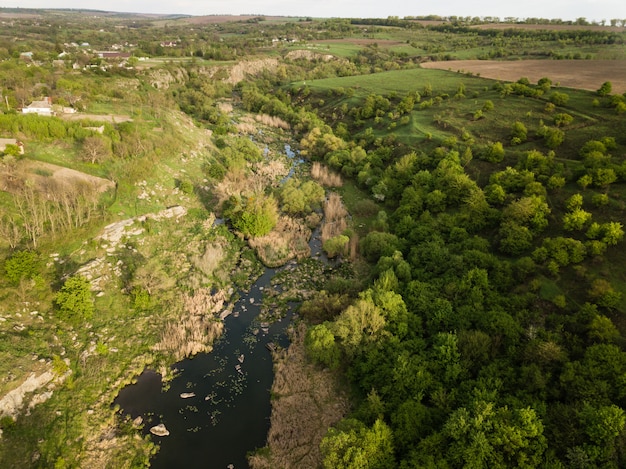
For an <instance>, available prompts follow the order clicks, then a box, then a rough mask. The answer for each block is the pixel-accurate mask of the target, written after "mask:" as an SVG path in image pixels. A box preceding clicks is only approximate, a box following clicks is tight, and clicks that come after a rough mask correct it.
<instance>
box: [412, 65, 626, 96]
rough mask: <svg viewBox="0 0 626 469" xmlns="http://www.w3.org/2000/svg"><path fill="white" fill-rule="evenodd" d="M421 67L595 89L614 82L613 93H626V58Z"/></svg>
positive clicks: (506, 79)
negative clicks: (546, 80)
mask: <svg viewBox="0 0 626 469" xmlns="http://www.w3.org/2000/svg"><path fill="white" fill-rule="evenodd" d="M421 66H422V67H423V68H436V69H440V70H452V71H454V72H458V71H461V72H471V73H473V74H474V75H480V76H481V77H484V78H492V79H494V80H502V81H517V80H519V79H520V78H521V77H526V78H528V79H529V80H530V82H531V83H537V81H538V80H539V79H540V78H542V77H548V78H549V79H550V80H552V83H554V84H556V83H559V85H560V86H564V87H567V88H578V89H583V90H592V91H595V90H597V89H598V88H600V86H601V85H602V83H604V82H605V81H610V82H611V84H612V85H613V93H624V92H626V61H623V60H517V61H509V62H507V61H498V60H452V61H447V62H426V63H423V64H422V65H421Z"/></svg>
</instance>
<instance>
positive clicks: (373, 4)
mask: <svg viewBox="0 0 626 469" xmlns="http://www.w3.org/2000/svg"><path fill="white" fill-rule="evenodd" d="M0 7H20V8H77V9H78V8H80V9H95V10H107V11H121V12H138V13H182V14H190V15H217V14H234V15H239V14H263V15H280V16H313V17H353V18H355V17H356V18H386V17H387V16H400V17H403V16H418V15H430V14H433V15H441V16H449V15H456V16H497V17H500V18H505V17H509V16H512V17H516V18H561V19H564V20H573V19H576V18H580V17H584V18H587V20H590V21H592V20H596V21H600V20H603V19H605V20H610V19H612V18H617V19H626V2H625V1H624V0H518V1H506V0H505V1H502V0H444V1H442V0H418V1H411V0H312V1H304V0H300V1H295V2H294V1H293V0H265V1H254V0H130V1H129V0H108V1H102V0H0Z"/></svg>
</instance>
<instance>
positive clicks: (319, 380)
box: [249, 324, 350, 469]
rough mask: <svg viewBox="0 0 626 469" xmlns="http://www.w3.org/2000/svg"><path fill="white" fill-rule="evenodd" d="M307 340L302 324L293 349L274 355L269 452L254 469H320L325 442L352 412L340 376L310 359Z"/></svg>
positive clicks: (254, 462) (254, 458)
mask: <svg viewBox="0 0 626 469" xmlns="http://www.w3.org/2000/svg"><path fill="white" fill-rule="evenodd" d="M305 335H306V326H305V325H304V324H300V325H299V326H298V327H297V329H296V330H295V331H294V333H293V336H292V339H291V345H290V346H289V348H288V349H287V350H283V351H281V352H279V353H276V354H275V355H274V361H275V365H274V370H275V373H274V374H275V377H274V383H273V385H272V394H273V395H274V396H276V398H275V399H274V400H273V401H272V415H271V419H270V420H271V426H270V431H269V434H268V437H267V446H268V447H269V449H270V451H269V455H267V456H261V455H254V456H252V457H250V459H249V462H250V466H251V467H252V469H270V468H282V469H300V468H314V467H320V465H321V462H322V457H321V454H320V451H319V445H320V442H321V440H322V438H323V437H324V436H325V435H326V431H327V430H328V428H329V427H331V426H333V425H335V424H336V423H337V422H338V421H339V420H341V419H342V418H343V417H344V416H345V415H346V414H347V413H348V411H349V408H350V404H349V400H348V397H347V394H346V392H345V390H343V389H342V387H341V386H340V384H339V382H338V378H337V375H335V374H333V373H331V372H329V371H327V370H322V369H320V368H319V367H317V366H315V365H313V364H311V363H309V362H308V361H307V360H306V352H305V347H304V337H305Z"/></svg>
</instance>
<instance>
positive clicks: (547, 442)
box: [0, 10, 626, 469]
mask: <svg viewBox="0 0 626 469" xmlns="http://www.w3.org/2000/svg"><path fill="white" fill-rule="evenodd" d="M20 11H22V10H20ZM0 12H2V13H3V14H4V16H2V17H0V19H1V20H2V22H3V28H2V30H0V93H1V94H2V102H1V103H0V104H2V108H1V109H0V144H2V142H4V141H5V140H6V143H5V144H3V145H4V148H2V147H0V150H1V151H0V154H1V155H2V156H1V161H0V185H1V187H0V190H1V192H0V201H1V203H0V233H1V234H2V236H1V239H0V272H1V280H0V298H1V304H2V305H1V306H0V357H1V358H2V360H0V361H1V362H2V364H1V365H0V369H1V370H2V375H3V376H4V377H3V378H2V380H1V381H0V397H3V396H6V395H8V394H9V393H10V392H12V391H13V390H15V389H16V388H17V387H18V386H19V385H20V384H22V383H24V382H25V381H28V380H29V379H30V378H29V376H30V377H32V376H34V375H38V376H39V377H41V376H43V375H44V374H45V373H49V378H48V379H47V380H46V381H45V383H44V384H42V385H40V386H43V385H47V386H49V388H46V389H47V390H49V391H50V392H51V393H50V395H49V396H47V398H45V399H40V396H41V394H36V395H34V396H33V395H30V394H28V396H30V397H25V396H20V399H24V404H25V408H24V409H21V408H18V409H8V408H0V411H2V419H1V420H0V428H1V430H2V434H1V438H0V466H2V467H55V468H64V467H85V466H86V465H96V466H97V467H145V466H148V465H149V460H150V457H151V455H152V454H153V453H154V451H155V445H154V444H153V443H152V442H151V441H150V440H149V438H136V435H138V434H139V433H138V429H137V428H136V427H135V426H133V424H132V423H131V422H129V421H127V420H123V419H122V418H121V417H120V416H119V414H118V413H116V412H115V409H113V408H112V407H111V403H112V402H113V399H114V398H115V395H116V394H117V392H118V391H119V389H121V388H122V387H123V386H124V385H125V384H127V383H129V382H131V381H132V379H133V378H134V377H135V376H136V375H137V374H138V373H140V372H141V371H142V370H143V369H144V368H145V367H151V368H153V369H158V370H159V371H161V372H162V373H163V374H164V375H167V373H168V372H167V367H168V366H169V365H171V364H172V363H173V362H174V361H176V360H180V359H181V358H183V357H185V356H190V355H193V354H195V353H198V352H202V351H210V347H211V343H212V341H213V340H214V339H215V338H216V337H218V336H219V334H220V332H221V322H220V320H219V315H218V316H217V317H216V316H215V313H219V311H220V310H221V309H223V308H224V306H223V305H224V304H227V303H228V301H229V298H230V297H229V295H232V290H233V287H236V288H245V287H246V285H249V284H250V281H251V279H252V278H254V276H255V275H258V272H259V270H260V268H261V267H260V266H261V263H263V264H265V265H272V266H274V265H282V264H284V263H285V262H286V261H287V260H289V259H291V258H293V257H295V256H297V255H298V254H296V253H297V252H298V250H299V249H300V250H301V249H302V243H301V242H300V241H297V239H298V236H301V233H307V234H310V229H312V228H314V227H315V226H318V225H319V223H320V220H321V219H322V218H324V219H325V222H322V223H325V224H324V225H322V235H323V241H324V243H323V248H324V251H325V252H326V253H327V255H328V256H329V257H331V258H335V259H338V263H339V266H340V267H338V268H337V269H335V270H329V269H326V270H324V269H320V273H319V278H317V279H316V283H315V285H316V286H315V289H314V291H312V292H311V294H308V295H297V294H295V295H294V296H293V297H289V298H286V299H284V301H285V302H287V301H294V300H297V301H300V302H301V303H300V306H299V316H300V319H299V321H300V322H301V323H302V324H303V325H304V326H303V327H305V329H306V332H305V336H304V345H305V349H306V359H307V360H308V361H309V363H312V364H314V365H315V367H316V368H317V369H318V370H323V371H324V372H326V373H332V376H334V377H335V378H336V380H337V382H338V383H340V386H342V387H343V389H345V390H346V392H347V393H348V394H349V400H350V410H349V411H348V412H347V413H345V415H342V416H341V419H340V420H339V421H338V422H337V423H336V424H335V425H333V426H332V427H331V428H329V429H328V430H327V432H326V433H325V435H324V436H323V438H321V441H312V442H310V444H312V445H313V444H315V445H318V446H319V453H320V460H319V461H318V463H319V467H324V468H328V469H338V468H352V469H356V468H372V469H378V468H379V469H386V468H392V467H399V468H426V467H428V468H457V467H458V468H461V467H463V468H465V467H467V468H482V467H484V468H496V467H525V468H535V467H546V468H548V467H549V468H565V467H567V468H580V469H582V468H591V467H603V468H618V467H624V466H625V465H626V431H625V427H626V350H625V347H626V321H625V320H624V314H626V298H625V294H626V268H625V266H626V251H624V249H623V246H624V245H623V243H624V239H623V238H624V226H623V220H624V216H625V214H626V190H625V188H626V120H625V118H624V116H626V93H625V92H626V82H621V83H620V82H617V81H616V80H609V79H608V78H607V79H603V80H602V81H599V82H598V83H595V84H592V85H591V86H589V87H587V88H586V89H579V88H575V87H570V86H568V85H567V84H566V83H565V82H564V80H561V82H559V80H557V79H555V78H554V77H552V76H551V75H550V70H551V68H550V66H551V64H554V63H559V64H560V63H563V62H567V61H568V59H570V60H569V61H571V62H582V61H584V62H585V63H588V64H589V68H593V67H595V65H594V61H596V60H600V59H602V60H603V62H602V63H606V60H607V59H610V60H613V61H614V62H615V63H619V62H621V61H623V60H625V59H626V57H624V47H623V46H624V43H625V41H626V32H624V29H623V27H624V24H623V23H624V20H621V19H615V20H611V21H610V26H608V25H606V26H605V25H593V27H591V26H592V25H589V23H588V22H586V21H585V20H584V19H581V20H580V21H577V22H575V23H573V24H569V25H568V24H566V23H564V22H561V21H549V20H540V19H537V20H529V21H527V22H523V21H514V19H507V20H506V21H505V22H504V24H505V25H506V26H507V28H506V29H502V28H495V27H490V25H491V26H493V25H499V26H501V25H502V24H503V23H502V22H500V21H498V20H497V19H493V18H488V19H482V20H481V19H478V18H457V17H454V18H439V17H423V18H421V17H420V18H417V17H416V18H413V17H411V18H403V19H400V18H388V19H381V20H371V19H353V20H342V19H313V18H274V17H272V18H266V17H261V16H258V17H249V18H237V17H232V18H228V17H227V18H222V19H221V20H220V21H217V20H216V21H201V20H200V19H194V18H193V17H191V18H187V17H178V16H176V17H143V16H141V15H135V16H124V15H117V14H105V13H102V12H101V13H100V14H99V15H89V16H86V15H83V14H82V13H80V12H67V11H63V10H47V11H38V10H33V11H32V12H30V14H29V15H21V14H15V12H13V11H11V10H0ZM22 12H23V11H22ZM207 18H209V19H210V18H211V17H207ZM528 24H531V25H532V26H533V27H532V28H525V27H523V26H526V25H528ZM554 24H557V25H558V26H559V28H556V29H552V28H551V27H550V26H551V25H554ZM538 26H541V27H538ZM568 26H570V27H568ZM579 28H582V29H579ZM102 51H108V52H111V54H103V53H102ZM113 52H115V53H113ZM456 59H480V60H494V61H495V60H500V61H502V62H501V63H502V64H503V66H504V65H505V64H506V63H507V60H515V61H519V60H525V59H542V60H545V62H546V67H545V70H546V72H545V73H546V74H545V76H544V77H543V78H541V79H540V80H537V81H531V80H529V79H528V78H527V77H525V76H520V77H518V79H516V80H513V81H505V80H501V79H490V78H489V77H485V76H479V75H478V74H476V73H472V72H470V71H463V70H457V69H455V66H454V60H456ZM432 61H446V62H447V63H450V69H449V70H433V69H427V68H424V67H421V66H420V64H423V63H424V62H432ZM607 73H608V71H607ZM44 98H50V101H51V103H52V109H53V111H54V114H56V115H52V116H50V115H46V116H44V115H37V114H30V113H24V112H22V110H25V109H28V106H29V104H30V103H32V102H34V101H40V100H42V99H44ZM105 116H106V118H105ZM285 140H288V141H289V142H290V143H291V145H292V147H293V148H295V149H297V150H298V152H299V154H300V155H301V157H302V158H303V160H304V162H305V166H304V167H305V168H306V170H302V169H300V170H299V172H298V174H297V175H296V177H295V178H292V179H290V180H289V181H288V182H286V183H283V182H281V181H283V178H284V177H285V176H286V172H288V170H287V171H286V170H285V167H286V166H285V162H284V161H282V160H281V158H280V157H277V156H275V155H278V153H279V151H278V148H279V147H280V146H281V145H283V142H284V141H285ZM22 148H23V151H22ZM59 168H63V169H65V170H66V171H69V170H73V171H74V172H75V173H77V174H80V175H83V176H80V177H79V176H75V177H74V176H71V174H74V173H68V172H66V173H63V174H64V176H62V177H61V176H59V175H60V174H61V173H60V172H59V171H60V169H59ZM68 174H69V175H68ZM172 206H182V207H184V210H185V213H186V214H185V216H184V217H181V218H177V219H176V223H174V222H173V221H171V220H170V221H169V222H164V221H163V220H164V218H163V217H164V216H165V215H160V216H155V213H165V211H166V210H168V209H171V208H172ZM167 216H168V217H171V216H173V215H172V214H171V212H168V215H167ZM216 217H218V218H223V219H225V220H226V223H224V224H220V223H214V222H215V220H216ZM124 220H131V221H130V222H129V223H128V224H127V225H125V226H128V227H130V226H131V225H133V223H134V225H133V226H135V228H136V230H135V231H136V233H133V234H131V233H130V232H126V234H125V237H122V238H121V240H120V239H117V240H116V241H114V240H113V238H112V237H108V238H107V237H106V236H105V235H103V234H102V232H103V230H104V229H105V227H107V226H111V224H113V223H116V222H122V221H124ZM106 233H107V232H106V231H105V234H106ZM286 233H291V234H289V235H287V234H286ZM293 233H299V234H298V235H294V234H293ZM107 236H108V235H107ZM272 236H276V237H274V238H272ZM280 236H282V238H281V237H280ZM289 236H291V238H289ZM276 239H281V240H283V239H290V240H291V241H288V242H286V245H289V247H288V248H287V247H286V248H285V249H284V250H282V251H281V249H282V248H279V247H276V246H277V245H278V244H280V243H278V244H277V241H276ZM105 241H106V242H105ZM281 242H282V241H281ZM183 246H184V247H183ZM271 246H274V248H273V249H274V250H272V248H271ZM281 246H282V245H281ZM294 246H295V247H294ZM292 251H295V252H296V253H294V252H292ZM229 291H230V293H228V292H229ZM269 300H272V301H274V302H275V299H273V298H270V299H268V301H269ZM199 304H202V305H203V306H202V308H201V307H199V306H198V305H199ZM207 305H208V306H207ZM200 310H202V312H201V313H199V312H198V311H200ZM207 311H208V313H207ZM35 390H36V387H35V388H32V389H29V390H28V391H27V393H32V392H33V391H35ZM40 391H41V390H40ZM52 391H53V392H52ZM29 399H30V400H29ZM39 399H40V403H37V401H38V400H39ZM278 402H280V401H278ZM20 403H21V401H20ZM276 405H279V404H276ZM107 442H112V443H111V444H108V443H107ZM261 454H262V455H265V456H264V457H266V458H267V467H297V466H296V465H293V464H294V463H293V462H291V463H277V462H276V460H274V462H272V459H271V458H272V445H271V442H270V444H269V447H268V448H266V449H265V450H262V451H261ZM277 464H282V465H277ZM258 467H262V466H258Z"/></svg>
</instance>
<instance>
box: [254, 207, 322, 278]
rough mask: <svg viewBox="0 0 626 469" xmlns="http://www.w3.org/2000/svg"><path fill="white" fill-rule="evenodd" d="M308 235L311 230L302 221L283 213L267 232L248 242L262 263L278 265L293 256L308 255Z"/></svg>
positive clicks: (309, 251) (309, 252)
mask: <svg viewBox="0 0 626 469" xmlns="http://www.w3.org/2000/svg"><path fill="white" fill-rule="evenodd" d="M310 237H311V230H310V229H309V228H308V227H307V226H306V225H305V224H304V223H302V222H300V221H298V220H295V219H294V218H291V217H288V216H285V215H283V216H281V217H280V218H279V219H278V223H277V224H276V226H275V227H274V229H273V230H272V231H271V232H270V233H269V234H267V235H265V236H259V237H257V238H251V239H249V240H248V244H250V247H252V248H253V249H254V250H255V251H256V253H257V255H258V256H259V258H260V259H261V261H262V262H263V264H265V265H266V266H268V267H278V266H281V265H284V264H286V263H287V262H288V261H289V260H291V259H293V258H301V257H308V256H310V255H311V248H310V247H309V244H308V243H309V238H310Z"/></svg>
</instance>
